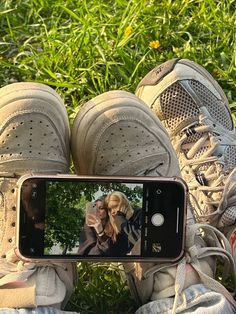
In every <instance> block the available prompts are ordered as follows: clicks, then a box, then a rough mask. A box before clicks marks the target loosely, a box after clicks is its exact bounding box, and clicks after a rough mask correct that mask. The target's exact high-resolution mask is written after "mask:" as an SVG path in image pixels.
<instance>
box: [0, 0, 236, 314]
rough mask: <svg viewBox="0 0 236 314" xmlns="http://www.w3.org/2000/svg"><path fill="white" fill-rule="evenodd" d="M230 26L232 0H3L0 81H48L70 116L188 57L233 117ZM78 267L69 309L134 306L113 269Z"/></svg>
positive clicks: (234, 18)
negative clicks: (216, 86)
mask: <svg viewBox="0 0 236 314" xmlns="http://www.w3.org/2000/svg"><path fill="white" fill-rule="evenodd" d="M235 26H236V13H235V0H221V1H218V0H208V1H206V0H175V1H171V0H162V1H157V0H156V1H154V0H145V1H144V0H130V1H124V0H117V1H111V0H106V1H98V0H89V1H88V0H87V1H86V0H64V1H62V0H2V1H1V3H0V85H1V86H3V85H6V84H8V83H11V82H15V81H37V82H42V83H45V84H48V85H50V86H52V87H53V88H55V89H56V90H57V92H58V93H59V94H61V96H62V97H63V98H64V99H65V103H66V107H67V111H68V115H69V118H70V121H72V120H73V118H74V116H75V114H76V112H77V111H78V110H79V108H80V106H81V105H82V104H83V103H84V102H86V101H88V100H89V99H91V98H92V97H94V96H96V95H98V94H101V93H103V92H105V91H108V90H112V89H125V90H128V91H130V92H134V91H135V88H136V86H137V84H138V82H139V81H140V79H141V78H142V77H143V76H144V75H145V74H146V73H147V72H148V71H149V70H151V69H152V68H153V67H154V66H156V65H157V64H159V63H162V62H164V61H166V60H168V59H171V58H175V57H181V58H189V59H192V60H194V61H196V62H198V63H200V64H201V65H203V66H204V67H206V69H207V70H208V71H210V72H211V73H212V74H213V76H214V77H215V78H216V79H217V81H218V82H219V83H220V85H221V86H222V87H223V89H224V91H225V93H226V95H227V97H228V99H229V102H230V104H231V110H232V115H233V118H234V120H235V121H236V118H235V117H236V100H235V99H236V89H235V86H236V39H235ZM78 271H79V276H80V279H81V281H80V283H79V284H78V287H77V290H76V293H75V295H74V297H73V298H72V301H71V303H70V305H69V307H70V309H72V310H80V312H81V313H98V312H97V311H98V309H101V313H120V312H123V313H129V312H130V311H131V312H132V311H134V308H135V305H134V303H133V301H132V300H131V299H130V295H129V292H128V290H127V289H126V288H125V286H124V283H123V282H122V281H120V280H119V274H118V272H117V271H116V270H114V269H113V270H111V269H108V268H107V265H106V266H103V265H100V266H99V265H97V264H94V265H93V264H80V265H79V267H78ZM99 313H100V312H99Z"/></svg>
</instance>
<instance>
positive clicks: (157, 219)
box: [151, 213, 165, 227]
mask: <svg viewBox="0 0 236 314" xmlns="http://www.w3.org/2000/svg"><path fill="white" fill-rule="evenodd" d="M164 221H165V219H164V216H163V215H162V214H160V213H157V214H154V215H153V216H152V218H151V222H152V224H153V225H154V226H156V227H160V226H162V225H163V223H164Z"/></svg>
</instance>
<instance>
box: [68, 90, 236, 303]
mask: <svg viewBox="0 0 236 314" xmlns="http://www.w3.org/2000/svg"><path fill="white" fill-rule="evenodd" d="M71 150H72V156H73V161H74V164H75V168H76V171H77V173H79V174H81V173H83V174H97V175H115V174H116V175H130V176H132V175H148V176H150V175H151V176H153V175H156V176H157V175H160V176H173V175H179V174H180V170H179V165H178V162H177V160H176V156H175V153H174V151H173V148H172V146H171V144H170V140H169V137H168V136H167V134H166V132H165V129H164V128H163V126H162V125H161V124H160V122H159V119H158V118H157V117H156V116H155V115H154V114H153V112H152V111H151V110H150V109H149V108H148V107H147V106H146V105H145V103H143V102H142V101H141V100H140V99H138V98H137V97H136V96H134V95H132V94H130V93H128V92H125V91H112V92H107V93H104V94H102V95H100V96H97V97H95V98H94V99H92V100H91V101H89V102H88V103H86V104H85V105H84V106H83V107H82V109H81V110H80V111H79V112H78V114H77V116H76V118H75V121H74V125H73V127H72V144H71ZM187 216H188V219H187V221H188V222H187V236H186V239H187V241H186V254H185V256H184V258H183V259H182V260H181V261H179V262H177V263H175V264H170V263H167V264H160V263H156V264H154V263H126V264H124V268H125V271H126V273H127V279H128V284H129V287H130V289H131V293H132V295H133V296H134V298H135V299H136V301H137V302H138V303H139V304H144V303H146V302H148V301H150V300H155V299H162V298H164V297H174V296H175V302H174V309H175V308H176V306H177V303H178V299H179V296H180V294H181V292H182V290H183V289H184V288H186V287H188V286H190V285H193V284H196V283H200V282H201V283H204V284H205V285H206V286H207V287H210V289H212V290H216V291H220V293H223V295H225V297H226V298H227V299H229V300H230V302H231V303H232V304H234V306H235V308H236V304H235V303H234V300H233V298H232V296H231V295H230V294H229V293H228V291H227V290H226V289H225V288H224V287H223V286H222V285H221V284H220V283H218V282H217V281H215V280H214V279H213V278H214V276H215V256H216V255H218V256H220V257H222V259H223V260H224V262H225V267H226V268H227V269H228V268H230V269H231V270H232V272H233V273H234V274H235V265H234V262H233V260H232V256H231V254H230V247H229V242H228V241H227V239H226V238H225V237H224V236H223V235H222V234H221V233H220V232H219V231H218V230H217V229H215V228H214V227H211V226H208V225H197V224H195V223H194V221H193V217H192V212H191V209H190V206H189V207H188V214H187ZM186 272H187V273H188V274H187V275H186Z"/></svg>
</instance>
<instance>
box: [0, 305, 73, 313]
mask: <svg viewBox="0 0 236 314" xmlns="http://www.w3.org/2000/svg"><path fill="white" fill-rule="evenodd" d="M0 314H79V313H77V312H68V311H61V310H58V309H56V308H53V307H47V306H39V307H37V308H35V309H26V308H25V309H10V308H2V309H0Z"/></svg>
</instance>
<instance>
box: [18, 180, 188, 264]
mask: <svg viewBox="0 0 236 314" xmlns="http://www.w3.org/2000/svg"><path fill="white" fill-rule="evenodd" d="M185 203H186V202H185V186H184V185H183V184H181V182H179V181H174V180H168V179H166V180H164V179H163V180H153V179H148V178H145V179H144V178H143V179H138V178H133V179H121V178H116V179H115V178H114V177H113V178H110V179H85V178H80V179H74V178H48V177H47V178H40V177H35V178H29V179H27V180H25V181H24V182H23V184H22V186H21V192H20V224H19V250H20V253H21V254H22V255H23V256H25V257H30V258H41V257H43V258H65V259H67V258H73V259H74V258H75V259H78V260H83V259H87V260H88V259H91V260H93V259H99V258H100V257H102V258H107V259H109V260H123V259H124V260H125V259H129V260H130V259H136V260H139V259H148V258H149V259H155V258H160V259H167V260H169V259H173V260H174V259H177V258H179V257H181V254H182V251H183V242H184V222H185V207H186V206H185Z"/></svg>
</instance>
